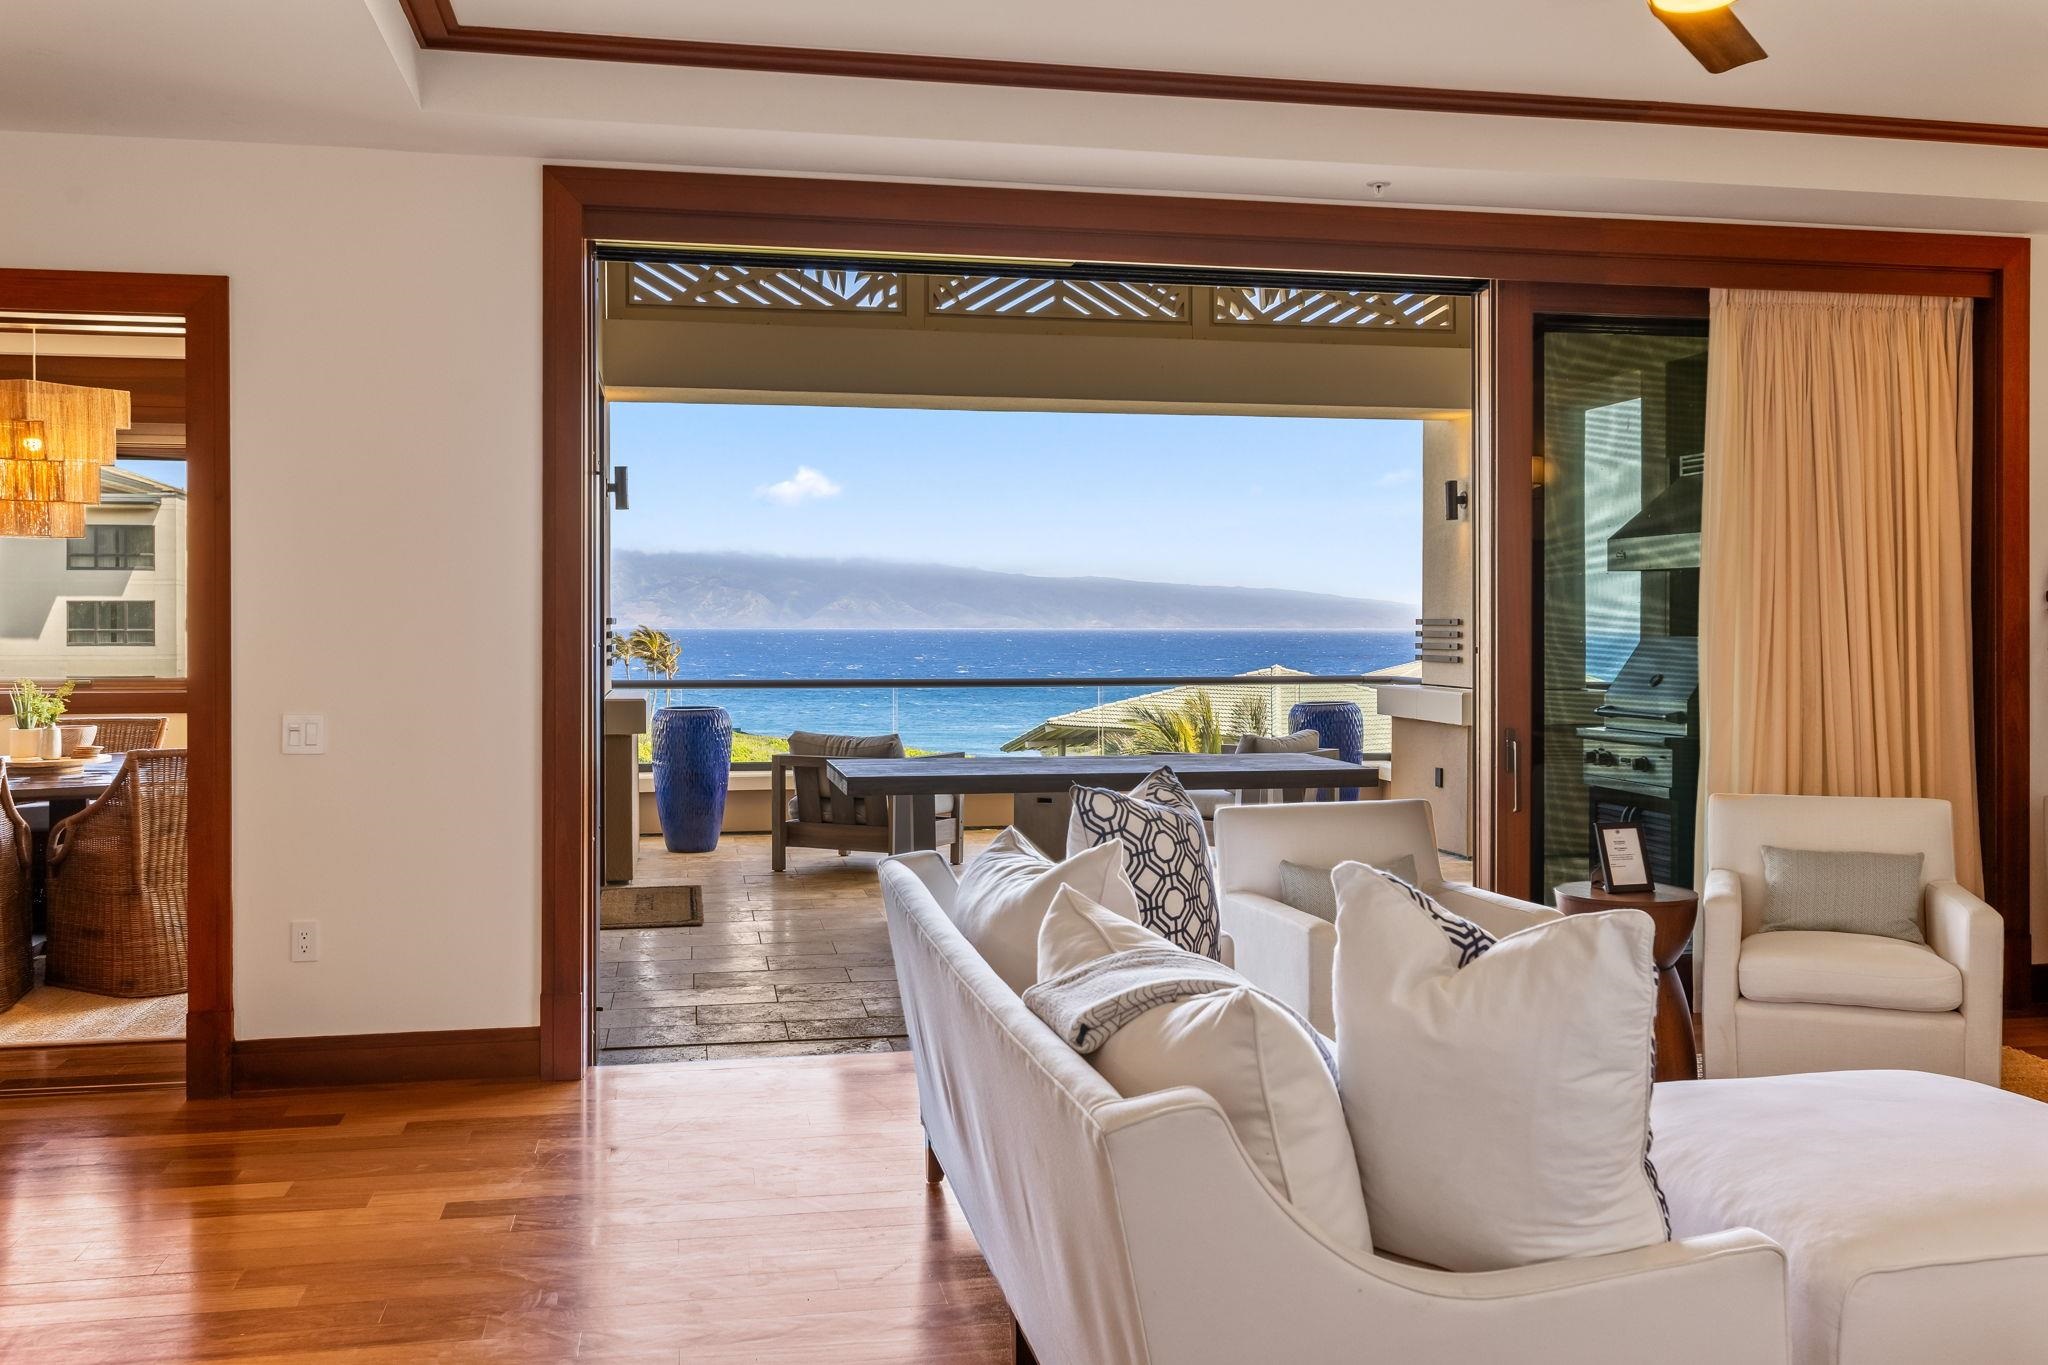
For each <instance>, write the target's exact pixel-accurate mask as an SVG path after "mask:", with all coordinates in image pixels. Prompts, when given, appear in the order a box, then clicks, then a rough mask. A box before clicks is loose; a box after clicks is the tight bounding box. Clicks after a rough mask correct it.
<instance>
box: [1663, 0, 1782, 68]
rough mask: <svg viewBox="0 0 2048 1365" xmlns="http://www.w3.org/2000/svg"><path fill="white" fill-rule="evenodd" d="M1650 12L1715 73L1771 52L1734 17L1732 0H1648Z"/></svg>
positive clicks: (1701, 63)
mask: <svg viewBox="0 0 2048 1365" xmlns="http://www.w3.org/2000/svg"><path fill="white" fill-rule="evenodd" d="M1650 13H1652V14H1654V15H1656V16H1657V18H1658V19H1660V20H1662V21H1663V24H1664V27H1666V28H1668V29H1670V30H1671V32H1672V33H1673V35H1675V36H1676V37H1677V39H1678V41H1679V42H1681V43H1684V44H1685V50H1686V51H1687V52H1690V53H1691V54H1692V55H1693V56H1694V57H1695V58H1696V59H1698V61H1699V64H1700V65H1701V66H1704V67H1705V68H1706V69H1707V70H1708V71H1710V72H1712V73H1714V74H1715V75H1717V76H1718V75H1720V74H1721V73H1722V72H1723V71H1733V70H1734V69H1735V68H1736V67H1738V66H1744V65H1747V64H1748V63H1750V62H1760V61H1762V60H1763V59H1764V58H1765V57H1768V56H1769V55H1770V54H1769V53H1768V52H1765V51H1764V50H1763V47H1762V45H1761V44H1759V43H1758V42H1757V40H1756V39H1755V38H1753V37H1751V36H1750V32H1749V30H1748V29H1746V28H1744V27H1743V26H1742V21H1741V20H1740V19H1738V18H1736V17H1735V0H1650Z"/></svg>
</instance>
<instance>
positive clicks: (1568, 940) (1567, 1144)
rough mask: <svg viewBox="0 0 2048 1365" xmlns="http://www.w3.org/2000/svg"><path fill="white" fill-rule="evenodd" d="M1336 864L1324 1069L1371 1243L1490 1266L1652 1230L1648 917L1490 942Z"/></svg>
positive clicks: (1662, 1236)
mask: <svg viewBox="0 0 2048 1365" xmlns="http://www.w3.org/2000/svg"><path fill="white" fill-rule="evenodd" d="M1332 876H1333V879H1334V881H1335V883H1336V890H1337V963H1336V970H1335V981H1334V989H1333V991H1332V995H1333V998H1334V1003H1335V1005H1336V1013H1337V1065H1338V1071H1339V1073H1340V1075H1341V1086H1342V1090H1343V1096H1344V1115H1345V1118H1346V1120H1347V1121H1348V1122H1349V1124H1350V1127H1351V1140H1352V1145H1353V1147H1354V1148H1355V1149H1356V1151H1357V1154H1358V1169H1359V1175H1360V1177H1361V1179H1362V1182H1363V1184H1364V1187H1365V1203H1366V1208H1367V1210H1368V1212H1369V1214H1370V1216H1371V1218H1372V1232H1373V1241H1374V1244H1375V1245H1376V1246H1377V1247H1378V1248H1379V1249H1380V1250H1382V1251H1388V1252H1392V1253H1394V1254H1395V1255H1399V1256H1406V1257H1409V1258H1411V1259H1414V1260H1418V1261H1424V1262H1427V1263H1429V1264H1431V1265H1436V1266H1442V1267H1443V1268H1444V1269H1446V1270H1499V1269H1504V1268H1506V1267H1509V1266H1518V1265H1528V1264H1531V1263H1533V1262H1537V1261H1551V1260H1557V1259H1559V1258H1562V1257H1567V1256H1598V1255H1602V1254H1605V1253H1607V1252H1612V1251H1627V1250H1630V1249H1632V1248H1635V1247H1642V1246H1648V1245H1650V1244H1651V1243H1654V1242H1661V1241H1664V1240H1666V1239H1667V1238H1668V1237H1669V1236H1670V1229H1669V1226H1668V1223H1667V1221H1666V1215H1665V1210H1664V1196H1663V1193H1662V1192H1661V1191H1660V1190H1659V1189H1658V1188H1657V1173H1656V1170H1655V1168H1654V1167H1652V1165H1651V1164H1650V1131H1649V1116H1650V1085H1651V1065H1650V1058H1651V1043H1650V1037H1651V1026H1652V1023H1653V1021H1654V1018H1655V1014H1656V971H1655V968H1654V966H1653V965H1652V963H1651V958H1650V939H1651V936H1652V927H1651V923H1650V917H1649V916H1647V915H1645V914H1643V913H1642V912H1640V911H1636V910H1611V911H1607V912H1604V913H1600V914H1589V915H1570V916H1567V917H1565V918H1563V919H1557V920H1551V921H1547V922H1545V923H1541V924H1537V925H1535V926H1533V927H1531V928H1528V929H1524V930H1521V931H1520V932H1518V933H1514V934H1510V935H1508V936H1507V937H1506V938H1503V939H1499V940H1495V939H1494V938H1493V936H1492V935H1490V934H1488V933H1487V932H1486V931H1485V930H1484V929H1482V928H1480V927H1479V926H1478V925H1476V924H1473V923H1472V922H1471V921H1469V920H1466V919H1463V918H1460V917H1459V916H1457V915H1455V914H1452V913H1451V912H1450V911H1448V910H1446V909H1444V908H1443V907H1442V906H1441V905H1439V904H1437V903H1436V902H1435V901H1434V900H1432V899H1431V898H1430V897H1428V896H1426V895H1424V894H1423V893H1422V892H1420V891H1418V890H1416V889H1415V888H1414V887H1412V886H1409V885H1408V884H1406V883H1404V882H1401V881H1399V880H1397V879H1395V878H1393V877H1390V876H1387V875H1386V874H1385V873H1382V872H1377V871H1375V870H1373V869H1372V868H1369V867H1367V866H1365V865H1364V864H1363V863H1344V864H1341V865H1340V866H1339V867H1338V868H1337V869H1336V871H1335V872H1334V873H1333V874H1332Z"/></svg>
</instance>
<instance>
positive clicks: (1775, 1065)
mask: <svg viewBox="0 0 2048 1365" xmlns="http://www.w3.org/2000/svg"><path fill="white" fill-rule="evenodd" d="M1219 837H1220V836H1219ZM1706 842H1707V867H1708V869H1709V870H1708V872H1707V882H1706V890H1705V893H1704V894H1703V895H1702V896H1701V898H1700V919H1701V923H1702V926H1703V929H1704V942H1703V943H1702V945H1701V963H1700V966H1701V971H1700V978H1701V989H1700V992H1699V996H1700V1012H1701V1015H1702V1017H1703V1019H1704V1021H1705V1025H1706V1037H1705V1039H1704V1050H1705V1054H1706V1074H1707V1075H1708V1076H1710V1077H1726V1076H1771V1075H1780V1074H1784V1073H1787V1072H1797V1071H1851V1070H1864V1069H1870V1068H1900V1069H1908V1070H1914V1071H1935V1072H1940V1073H1943V1074H1945V1075H1950V1076H1962V1077H1966V1078H1968V1079H1970V1080H1973V1081H1980V1082H1982V1083H1983V1084H1985V1085H1997V1084H1998V1069H1999V1051H1998V1049H1999V1041H2000V1036H2001V1029H2002V1026H2003V1022H2004V1021H2003V1017H2002V1016H2003V1011H2002V1004H2003V999H2004V982H2003V979H2002V976H2001V973H2002V970H2003V967H2004V949H2005V940H2004V924H2003V922H2002V921H2001V920H2000V919H1999V917H1998V912H1997V911H1995V910H1993V909H1992V908H1991V907H1990V906H1988V905H1986V904H1985V903H1984V902H1983V901H1982V900H1979V899H1978V898H1977V897H1976V896H1973V895H1971V894H1970V893H1969V892H1968V891H1966V890H1964V889H1963V888H1962V887H1961V886H1959V885H1957V883H1956V880H1955V845H1954V834H1953V826H1952V824H1951V816H1950V810H1949V804H1948V802H1946V801H1930V800H1915V799H1905V798H1881V797H1848V796H1710V797H1708V798H1707V840H1706ZM1767 844H1768V845H1775V846H1777V847H1780V848H1799V849H1824V850H1829V851H1849V852H1878V853H1919V854H1921V855H1922V858H1923V862H1922V864H1921V870H1920V877H1921V883H1922V886H1923V888H1924V890H1923V891H1922V897H1923V899H1922V903H1921V930H1922V932H1923V933H1924V934H1925V935H1926V938H1927V946H1926V947H1922V946H1920V945H1919V944H1916V943H1908V942H1905V941H1903V940H1900V939H1894V938H1880V937H1877V936H1875V935H1870V934H1838V933H1814V932H1804V931H1779V932H1773V933H1769V934H1763V935H1758V934H1757V932H1756V931H1757V927H1758V925H1759V924H1760V923H1761V922H1762V915H1763V899H1764V873H1763V848H1764V846H1765V845H1767Z"/></svg>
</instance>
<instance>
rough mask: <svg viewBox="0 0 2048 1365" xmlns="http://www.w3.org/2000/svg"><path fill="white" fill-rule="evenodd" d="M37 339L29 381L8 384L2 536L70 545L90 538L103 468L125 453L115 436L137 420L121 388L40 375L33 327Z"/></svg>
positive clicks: (0, 418)
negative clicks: (88, 514)
mask: <svg viewBox="0 0 2048 1365" xmlns="http://www.w3.org/2000/svg"><path fill="white" fill-rule="evenodd" d="M29 336H30V350H29V378H27V379H0V536H49V537H56V538H61V539H67V540H68V539H71V538H74V537H77V536H82V535H84V534H85V509H86V508H88V507H90V506H92V505H94V504H95V503H97V502H99V500H100V470H101V469H103V468H105V467H106V466H107V465H110V464H112V463H113V462H114V457H115V455H116V453H117V452H118V442H117V439H116V436H115V433H116V432H118V431H120V430H122V429H123V428H125V427H127V426H129V425H130V424H131V422H132V421H133V418H132V417H131V415H130V403H129V399H128V395H127V394H126V393H123V392H122V391H121V390H119V389H91V388H85V387H82V386H80V385H77V384H52V383H48V382H46V381H44V380H43V379H41V378H39V377H37V361H38V359H39V357H38V356H37V355H36V348H35V332H34V331H33V329H31V331H30V333H29Z"/></svg>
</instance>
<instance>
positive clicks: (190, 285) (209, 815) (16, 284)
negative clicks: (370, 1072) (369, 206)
mask: <svg viewBox="0 0 2048 1365" xmlns="http://www.w3.org/2000/svg"><path fill="white" fill-rule="evenodd" d="M0 301H4V305H5V306H6V307H9V308H18V309H23V310H26V311H33V312H49V313H157V314H165V315H175V316H179V317H182V318H184V320H185V461H186V463H185V470H186V490H185V506H186V513H187V518H188V523H187V524H188V533H189V540H190V548H189V550H188V553H187V559H186V589H185V591H186V603H185V629H186V654H187V665H186V676H185V679H184V683H183V685H182V686H180V685H177V684H170V683H164V682H157V681H142V680H138V681H137V682H136V683H134V684H128V685H123V684H111V683H101V684H96V685H94V686H92V687H89V688H82V689H80V692H79V694H78V697H79V699H80V705H79V709H80V710H81V711H86V712H93V713H97V714H101V715H105V714H109V713H111V712H117V711H126V710H147V711H157V712H172V711H183V712H184V714H185V717H186V729H187V731H188V734H187V738H186V752H187V756H188V757H187V762H188V773H189V781H190V783H191V790H190V797H189V803H188V828H187V834H186V841H187V849H186V856H187V866H188V872H187V877H188V879H189V881H188V888H187V893H186V938H187V948H188V962H189V964H190V965H189V976H188V983H187V1004H186V1015H185V1093H186V1094H188V1095H190V1096H192V1097H193V1098H195V1099H197V1098H204V1097H207V1096H214V1095H225V1094H227V1093H228V1089H229V1085H230V1072H229V1054H230V1052H231V1050H232V1047H233V1043H234V1036H235V1026H234V1025H235V1012H234V926H233V902H232V893H233V875H234V859H233V843H232V836H233V829H232V826H231V820H232V814H233V803H232V801H231V799H230V790H229V788H230V783H231V780H232V776H233V773H232V768H231V764H230V757H231V750H230V736H229V726H230V710H231V706H230V704H231V701H232V687H231V675H230V668H231V663H232V660H231V656H230V654H229V649H228V642H229V630H230V614H229V606H230V580H229V576H228V564H229V555H228V549H229V546H228V531H229V515H228V511H229V509H228V472H229V460H228V281H227V279H226V278H225V277H224V276H219V275H141V274H126V273H112V272H99V271H79V270H0Z"/></svg>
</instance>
